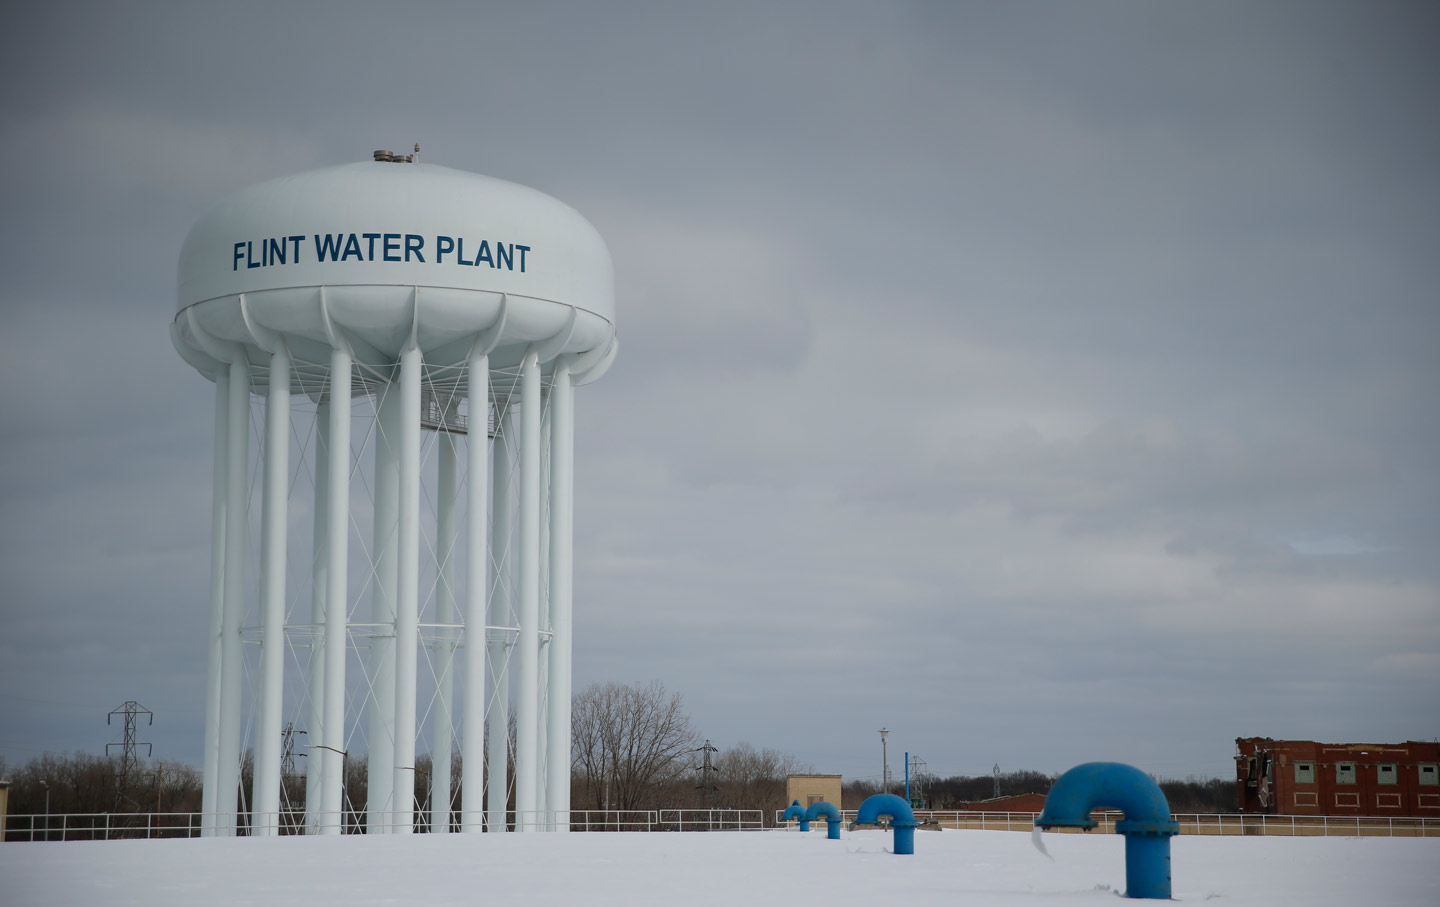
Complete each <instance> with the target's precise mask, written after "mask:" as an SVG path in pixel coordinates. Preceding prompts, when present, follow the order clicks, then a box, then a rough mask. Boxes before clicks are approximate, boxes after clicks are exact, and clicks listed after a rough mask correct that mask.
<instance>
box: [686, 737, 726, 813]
mask: <svg viewBox="0 0 1440 907" xmlns="http://www.w3.org/2000/svg"><path fill="white" fill-rule="evenodd" d="M690 752H692V753H704V754H705V761H704V762H703V763H701V764H700V765H697V766H695V770H696V771H697V772H699V773H700V780H699V783H698V784H696V785H695V789H696V790H698V791H699V792H700V796H701V797H702V798H704V799H705V800H706V801H708V800H709V799H710V798H711V797H713V796H715V794H717V793H719V792H720V788H719V786H717V785H716V784H715V775H714V772H718V771H720V769H719V768H717V767H715V766H714V765H711V764H710V754H711V753H718V752H720V751H719V750H718V749H716V748H715V747H713V746H711V745H710V740H709V738H706V740H705V745H704V746H702V747H699V748H698V749H693V750H691V751H690Z"/></svg>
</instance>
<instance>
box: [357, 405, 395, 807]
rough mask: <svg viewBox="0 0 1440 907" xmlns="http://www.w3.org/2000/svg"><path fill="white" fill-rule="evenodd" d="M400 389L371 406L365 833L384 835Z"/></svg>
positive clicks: (390, 785)
mask: <svg viewBox="0 0 1440 907" xmlns="http://www.w3.org/2000/svg"><path fill="white" fill-rule="evenodd" d="M399 409H400V389H399V387H398V386H397V383H396V382H390V383H387V384H386V385H384V387H383V388H382V389H381V390H380V396H379V397H378V399H377V400H376V410H375V420H376V423H377V425H376V432H375V526H374V529H375V544H374V549H373V550H374V552H375V555H374V556H375V579H374V582H373V584H372V585H371V595H370V608H371V610H370V620H371V621H372V622H373V623H374V624H375V625H376V626H375V629H374V630H373V631H372V636H371V639H370V695H371V697H372V704H371V708H370V734H369V743H370V760H369V764H368V766H367V769H368V771H367V776H366V777H367V779H368V789H367V803H368V805H369V808H368V809H367V810H366V814H365V827H366V831H367V832H368V833H369V834H372V835H376V834H387V833H388V832H390V831H391V829H392V826H393V822H394V817H395V812H394V811H395V806H396V804H395V800H394V790H395V596H396V590H397V586H396V577H397V573H396V567H397V565H396V557H397V554H398V550H399V529H400V519H399V508H400V426H399V415H400V413H399Z"/></svg>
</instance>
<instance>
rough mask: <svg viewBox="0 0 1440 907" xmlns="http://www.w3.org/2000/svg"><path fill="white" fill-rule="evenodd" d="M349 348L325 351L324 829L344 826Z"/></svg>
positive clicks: (329, 831)
mask: <svg viewBox="0 0 1440 907" xmlns="http://www.w3.org/2000/svg"><path fill="white" fill-rule="evenodd" d="M351 364H352V360H351V358H350V351H349V350H344V349H336V350H334V351H332V352H331V354H330V450H329V461H330V462H329V466H328V470H329V476H328V478H329V490H328V491H327V492H326V506H327V508H328V512H329V515H328V516H327V517H326V520H325V523H326V525H327V526H328V527H329V533H328V537H327V543H328V544H327V546H326V549H325V557H326V560H327V562H328V566H327V568H326V574H327V576H326V589H325V591H326V596H325V598H326V601H325V737H324V739H323V740H322V741H321V748H320V754H321V757H322V758H323V759H324V761H325V790H324V792H323V794H322V796H321V806H320V810H321V814H322V819H323V822H322V829H323V831H324V833H325V834H328V835H338V834H341V833H343V831H344V819H345V815H344V812H343V809H344V802H343V800H342V799H341V795H342V792H343V791H342V786H343V784H344V783H345V659H346V655H347V652H346V649H347V643H348V638H347V637H348V636H349V633H348V629H349V628H348V626H347V624H348V621H349V618H350V611H349V602H348V600H347V599H348V597H349V592H348V587H349V584H348V583H347V581H346V571H347V569H348V560H349V548H348V544H349V541H350V534H349V531H348V530H349V526H350V368H351Z"/></svg>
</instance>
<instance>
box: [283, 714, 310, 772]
mask: <svg viewBox="0 0 1440 907" xmlns="http://www.w3.org/2000/svg"><path fill="white" fill-rule="evenodd" d="M303 733H305V732H304V731H297V730H295V722H293V721H287V722H285V730H284V741H285V742H284V744H283V746H284V749H283V750H281V753H280V776H281V777H282V778H284V779H285V780H287V781H288V780H290V779H291V778H293V777H295V736H296V735H297V734H303ZM300 758H301V759H304V758H305V754H304V753H301V754H300Z"/></svg>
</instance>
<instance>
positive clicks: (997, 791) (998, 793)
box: [995, 762, 1000, 797]
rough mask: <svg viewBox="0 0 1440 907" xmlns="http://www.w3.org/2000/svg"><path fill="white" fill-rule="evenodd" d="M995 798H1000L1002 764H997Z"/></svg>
mask: <svg viewBox="0 0 1440 907" xmlns="http://www.w3.org/2000/svg"><path fill="white" fill-rule="evenodd" d="M995 796H996V797H999V796H1000V763H998V762H997V763H995Z"/></svg>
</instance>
